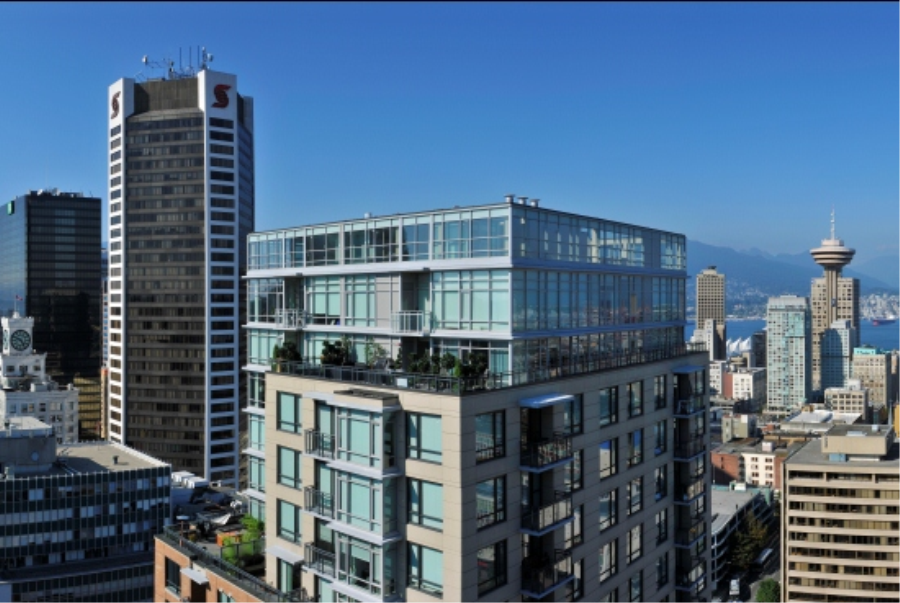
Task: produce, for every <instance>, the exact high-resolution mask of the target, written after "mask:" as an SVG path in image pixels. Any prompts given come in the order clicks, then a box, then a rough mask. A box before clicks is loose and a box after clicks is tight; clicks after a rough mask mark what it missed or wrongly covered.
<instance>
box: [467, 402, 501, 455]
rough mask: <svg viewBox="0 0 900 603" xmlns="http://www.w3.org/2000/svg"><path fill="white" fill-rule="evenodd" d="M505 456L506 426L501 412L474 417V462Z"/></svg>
mask: <svg viewBox="0 0 900 603" xmlns="http://www.w3.org/2000/svg"><path fill="white" fill-rule="evenodd" d="M504 456H506V424H505V421H504V414H503V411H502V410H501V411H498V412H489V413H485V414H483V415H478V416H476V417H475V462H476V463H483V462H485V461H490V460H492V459H498V458H501V457H504Z"/></svg>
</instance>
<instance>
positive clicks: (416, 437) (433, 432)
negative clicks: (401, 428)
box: [406, 413, 441, 463]
mask: <svg viewBox="0 0 900 603" xmlns="http://www.w3.org/2000/svg"><path fill="white" fill-rule="evenodd" d="M406 434H407V447H406V449H407V454H408V457H409V458H411V459H418V460H420V461H429V462H431V463H440V462H441V417H440V416H439V415H423V414H419V413H409V414H408V415H407V423H406Z"/></svg>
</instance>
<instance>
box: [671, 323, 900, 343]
mask: <svg viewBox="0 0 900 603" xmlns="http://www.w3.org/2000/svg"><path fill="white" fill-rule="evenodd" d="M765 326H766V321H764V320H729V321H727V322H726V323H725V329H726V335H727V336H728V339H732V340H733V339H738V338H740V339H746V338H747V337H750V335H752V334H753V333H755V332H756V331H762V330H763V328H764V327H765ZM685 331H686V332H687V331H691V332H693V328H691V327H688V328H687V329H685ZM860 331H861V332H860V334H859V341H860V343H861V344H863V345H865V344H869V345H871V346H874V347H876V348H882V349H885V350H898V349H900V321H898V322H896V323H894V324H892V325H885V326H883V327H873V326H872V323H871V322H869V321H868V320H863V321H862V324H861V325H860Z"/></svg>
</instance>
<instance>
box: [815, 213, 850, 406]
mask: <svg viewBox="0 0 900 603" xmlns="http://www.w3.org/2000/svg"><path fill="white" fill-rule="evenodd" d="M809 253H810V254H811V255H812V256H813V259H814V260H815V261H816V263H817V264H819V265H820V266H822V267H823V268H824V269H825V274H824V276H822V277H820V278H817V279H814V280H813V283H812V292H811V296H810V304H811V311H812V388H813V390H815V391H822V390H823V389H824V388H825V387H826V386H824V385H823V383H822V340H823V339H824V337H825V331H827V330H828V329H830V328H831V325H832V323H834V321H836V320H848V321H850V327H851V328H853V329H854V331H853V334H852V340H851V341H850V348H851V349H852V348H855V347H857V346H858V345H859V279H855V278H846V277H843V276H841V270H842V269H843V267H844V266H846V265H847V264H849V263H850V261H851V260H852V259H853V255H854V254H855V253H856V250H854V249H850V248H849V247H845V246H844V241H842V240H841V239H838V238H837V237H836V236H835V234H834V212H833V211H832V212H831V236H830V237H829V238H827V239H823V240H822V246H821V247H817V248H815V249H811V250H810V252H809Z"/></svg>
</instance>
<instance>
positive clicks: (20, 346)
mask: <svg viewBox="0 0 900 603" xmlns="http://www.w3.org/2000/svg"><path fill="white" fill-rule="evenodd" d="M9 341H10V343H11V344H12V347H13V349H14V350H18V351H19V352H22V351H24V350H26V349H28V346H30V345H31V335H29V334H28V331H22V330H21V329H20V330H18V331H13V334H12V335H10V337H9Z"/></svg>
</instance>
